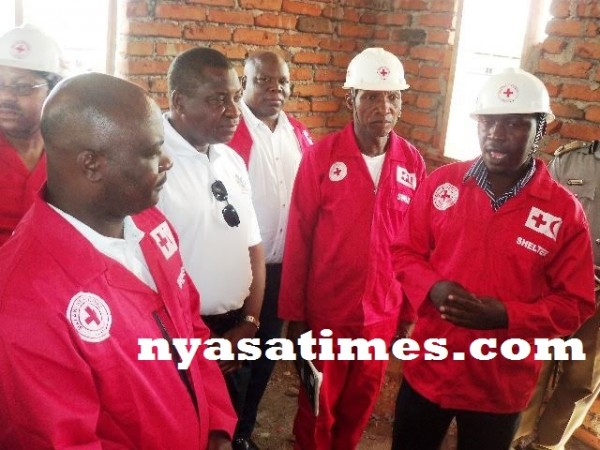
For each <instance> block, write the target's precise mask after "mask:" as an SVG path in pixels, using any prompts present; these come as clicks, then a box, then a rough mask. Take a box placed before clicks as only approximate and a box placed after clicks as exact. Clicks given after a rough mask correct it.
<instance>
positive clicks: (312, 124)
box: [301, 114, 325, 130]
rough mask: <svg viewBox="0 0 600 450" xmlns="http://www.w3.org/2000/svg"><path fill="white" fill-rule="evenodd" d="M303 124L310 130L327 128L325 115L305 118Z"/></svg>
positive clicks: (302, 120)
mask: <svg viewBox="0 0 600 450" xmlns="http://www.w3.org/2000/svg"><path fill="white" fill-rule="evenodd" d="M301 122H302V124H303V125H304V126H305V127H306V128H308V129H309V130H310V129H313V128H317V127H323V126H325V116H324V115H323V114H317V115H314V116H305V117H302V119H301Z"/></svg>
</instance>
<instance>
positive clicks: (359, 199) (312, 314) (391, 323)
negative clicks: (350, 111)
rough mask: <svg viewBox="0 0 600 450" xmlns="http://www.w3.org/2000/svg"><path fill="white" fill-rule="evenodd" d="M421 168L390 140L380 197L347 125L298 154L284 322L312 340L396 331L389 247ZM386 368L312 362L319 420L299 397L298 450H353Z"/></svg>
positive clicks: (398, 299)
mask: <svg viewBox="0 0 600 450" xmlns="http://www.w3.org/2000/svg"><path fill="white" fill-rule="evenodd" d="M424 177H425V165H424V163H423V159H422V157H421V155H420V154H419V152H418V151H417V149H416V148H415V147H413V146H412V145H411V144H409V143H408V142H407V141H405V140H404V139H402V138H401V137H399V136H397V135H396V134H395V133H393V132H392V133H390V139H389V143H388V148H387V152H386V156H385V161H384V164H383V168H382V172H381V176H380V180H379V185H378V187H377V188H376V187H375V185H374V183H373V179H372V178H371V175H370V174H369V172H368V169H367V166H366V163H365V161H364V159H363V156H362V154H361V152H360V150H359V148H358V145H357V142H356V138H355V136H354V130H353V123H350V124H349V125H347V126H346V127H345V128H344V129H343V130H341V131H339V132H336V133H333V134H331V135H329V136H327V137H325V138H324V139H323V140H322V141H320V142H319V143H317V144H315V146H314V147H313V148H312V149H309V150H308V151H307V152H305V153H304V156H303V159H302V162H301V164H300V169H299V171H298V175H297V177H296V183H295V185H294V192H293V194H292V203H291V209H290V219H289V224H288V235H287V239H286V245H285V252H284V260H283V276H282V285H281V291H280V297H279V315H280V317H281V318H282V319H285V320H293V321H306V322H307V323H308V325H309V326H310V328H311V329H312V330H313V333H314V334H315V335H316V337H319V331H320V330H321V329H323V328H329V329H332V330H333V332H334V334H333V338H334V339H335V338H339V337H350V338H356V337H364V338H367V339H371V338H373V337H379V338H383V339H385V340H386V341H387V342H389V341H390V340H391V338H392V337H393V334H394V332H395V330H396V325H397V322H398V316H399V313H400V308H401V306H402V299H403V294H402V291H401V288H400V284H399V283H398V282H397V281H395V280H394V277H393V270H392V262H391V255H390V251H389V248H390V242H391V240H392V238H393V237H395V235H396V234H397V232H398V231H399V229H400V225H401V223H402V221H403V218H404V214H405V212H406V209H407V208H408V204H409V203H410V201H411V198H412V196H413V195H414V192H415V188H416V186H417V184H418V183H419V182H420V181H421V180H422V179H423V178H424ZM386 363H387V361H350V362H349V361H315V365H316V366H317V368H318V369H319V370H321V371H322V372H323V378H324V380H323V386H322V388H321V396H320V413H319V416H318V417H317V418H315V417H314V415H313V414H312V411H311V409H310V406H309V404H308V401H307V399H306V397H305V396H304V393H303V392H302V393H301V395H300V398H299V409H298V414H297V416H296V421H295V426H294V429H295V435H296V446H297V448H301V449H304V450H309V449H310V450H319V449H328V450H329V449H340V450H341V449H343V450H349V449H352V448H355V447H356V445H357V444H358V442H359V440H360V437H361V434H362V432H363V430H364V428H365V427H366V424H367V422H368V420H369V416H370V414H371V411H372V409H373V407H374V405H375V401H376V399H377V395H378V394H379V391H380V388H381V383H382V381H383V376H384V374H385V368H386Z"/></svg>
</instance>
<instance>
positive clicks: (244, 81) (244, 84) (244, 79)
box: [240, 75, 248, 91]
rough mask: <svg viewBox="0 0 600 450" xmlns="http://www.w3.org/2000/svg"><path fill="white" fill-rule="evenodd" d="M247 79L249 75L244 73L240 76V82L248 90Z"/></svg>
mask: <svg viewBox="0 0 600 450" xmlns="http://www.w3.org/2000/svg"><path fill="white" fill-rule="evenodd" d="M246 81H248V77H247V76H246V75H242V76H241V77H240V83H241V84H242V89H243V90H244V91H245V90H246Z"/></svg>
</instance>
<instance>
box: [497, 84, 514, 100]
mask: <svg viewBox="0 0 600 450" xmlns="http://www.w3.org/2000/svg"><path fill="white" fill-rule="evenodd" d="M518 96H519V88H518V87H517V86H515V85H514V84H503V85H502V86H500V89H498V98H499V99H500V100H501V101H503V102H508V103H511V102H514V101H515V100H516V99H517V97H518Z"/></svg>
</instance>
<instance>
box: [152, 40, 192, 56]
mask: <svg viewBox="0 0 600 450" xmlns="http://www.w3.org/2000/svg"><path fill="white" fill-rule="evenodd" d="M192 47H196V45H193V44H186V43H184V42H157V43H156V54H157V55H158V56H177V55H179V54H180V53H181V52H184V51H186V50H188V49H190V48H192Z"/></svg>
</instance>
